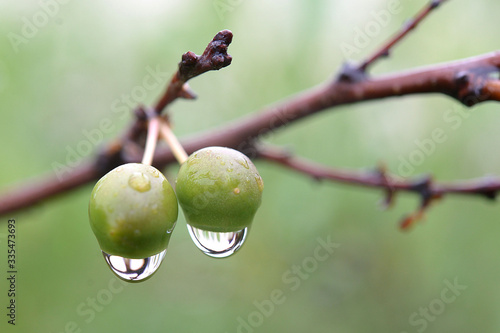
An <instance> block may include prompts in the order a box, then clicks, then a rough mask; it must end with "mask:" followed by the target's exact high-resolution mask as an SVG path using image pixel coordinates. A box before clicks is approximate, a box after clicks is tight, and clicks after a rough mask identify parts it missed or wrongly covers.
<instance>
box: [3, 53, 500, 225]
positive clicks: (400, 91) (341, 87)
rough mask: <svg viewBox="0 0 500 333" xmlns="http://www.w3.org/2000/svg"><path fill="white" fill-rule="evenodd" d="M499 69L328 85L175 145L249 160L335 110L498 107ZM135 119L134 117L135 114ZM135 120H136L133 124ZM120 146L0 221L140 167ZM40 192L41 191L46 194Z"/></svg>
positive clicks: (11, 198)
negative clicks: (418, 98) (452, 104)
mask: <svg viewBox="0 0 500 333" xmlns="http://www.w3.org/2000/svg"><path fill="white" fill-rule="evenodd" d="M499 68H500V52H493V53H490V54H485V55H482V56H478V57H474V58H469V59H464V60H460V61H455V62H451V63H446V64H440V65H434V66H431V67H427V68H421V69H415V70H412V71H407V72H401V73H395V74H391V75H386V76H381V77H379V78H372V79H370V80H363V81H359V82H342V81H340V82H339V81H334V82H328V83H326V84H324V85H320V86H318V87H316V88H313V89H311V90H309V91H306V92H303V93H301V94H299V95H296V96H293V97H291V98H289V99H287V100H285V101H283V102H281V103H278V104H276V105H274V106H270V107H267V108H264V109H263V110H261V111H260V112H257V113H255V114H253V115H250V116H247V117H244V118H242V119H240V120H237V121H235V122H232V123H229V124H226V125H223V126H221V127H219V128H216V129H213V130H211V131H208V132H205V133H199V134H196V135H194V136H192V137H191V138H187V139H186V140H183V141H182V142H181V143H182V144H183V146H184V148H185V149H186V151H187V152H188V153H189V154H190V153H192V152H193V151H195V150H197V149H200V148H203V147H206V146H212V145H214V146H215V145H217V146H226V147H232V148H235V149H238V150H241V151H243V152H244V153H246V154H247V155H249V156H250V157H255V154H256V151H255V149H254V148H253V143H254V140H255V139H257V138H258V137H259V136H260V135H263V134H265V133H267V132H269V131H273V130H276V129H278V128H280V127H283V126H286V125H288V124H290V123H292V122H294V121H297V120H299V119H301V118H304V117H307V116H311V115H312V114H314V113H316V112H319V111H323V110H326V109H328V108H332V107H335V106H338V105H343V104H349V103H356V102H361V101H369V100H373V99H381V98H387V97H394V96H403V95H410V94H420V93H441V94H446V95H448V96H451V97H452V98H455V99H457V100H458V101H460V102H462V103H464V104H465V105H474V104H477V103H480V102H484V101H487V100H494V101H499V100H500V84H499V83H498V80H496V79H493V78H492V77H491V75H490V74H491V73H497V72H498V70H499ZM139 109H140V108H139ZM138 114H139V115H140V112H138ZM140 118H141V117H140V116H139V117H138V119H140ZM134 126H136V127H138V128H144V126H141V125H140V122H139V123H137V122H134ZM129 131H130V130H129ZM132 132H133V131H132ZM128 134H130V133H128ZM129 137H132V136H130V135H129ZM134 139H136V138H134ZM129 141H130V140H129ZM123 146H127V145H126V142H113V143H112V144H111V145H109V146H107V147H105V149H103V151H102V153H101V154H100V155H99V158H98V159H97V161H96V162H89V164H86V166H85V167H83V168H77V169H74V170H73V171H71V172H70V173H69V174H67V175H66V177H64V178H63V179H62V180H59V179H58V178H57V177H55V175H54V176H52V177H50V176H48V177H47V178H46V179H45V178H44V180H42V181H41V182H40V183H39V185H38V186H37V187H36V190H34V189H33V185H32V182H31V181H30V182H26V183H24V184H19V185H17V186H15V187H12V188H11V189H10V190H5V191H4V192H3V193H1V194H0V215H3V214H7V213H10V212H12V211H15V210H19V209H22V208H26V207H29V206H31V205H33V204H35V203H37V202H39V201H42V200H44V199H47V198H50V197H52V196H53V195H55V194H58V193H63V192H65V191H68V190H70V189H73V188H76V187H78V186H80V185H83V184H85V183H88V182H90V181H92V180H95V179H97V178H98V177H99V176H100V175H102V174H103V173H105V172H107V171H109V170H111V168H112V167H114V166H116V165H118V164H121V163H125V162H132V161H134V162H138V161H140V158H141V157H140V154H141V153H142V151H138V152H137V153H136V154H134V153H130V151H131V150H133V149H128V150H127V149H126V150H127V152H128V153H127V154H123V148H124V147H123ZM116 147H119V148H116ZM120 148H121V149H120ZM120 153H122V154H120ZM174 161H175V158H174V156H173V155H172V152H171V151H170V150H169V149H168V148H164V149H159V150H158V151H157V153H156V154H155V158H154V161H153V164H154V165H155V166H157V167H158V168H162V167H164V166H166V165H168V164H170V163H172V162H174ZM44 186H45V187H47V189H46V190H45V188H44Z"/></svg>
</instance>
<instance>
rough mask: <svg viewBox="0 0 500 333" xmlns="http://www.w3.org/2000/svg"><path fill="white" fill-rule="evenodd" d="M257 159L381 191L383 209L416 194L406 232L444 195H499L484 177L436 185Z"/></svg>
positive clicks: (281, 156)
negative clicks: (401, 194) (397, 197)
mask: <svg viewBox="0 0 500 333" xmlns="http://www.w3.org/2000/svg"><path fill="white" fill-rule="evenodd" d="M258 157H259V158H261V159H264V160H266V161H270V162H273V163H277V164H279V165H281V166H284V167H286V168H288V169H291V170H294V171H297V172H299V173H302V174H305V175H309V176H311V177H313V178H314V179H316V180H325V179H326V180H331V181H334V182H338V183H345V184H349V185H357V186H364V187H372V188H380V189H384V190H385V191H386V193H387V196H386V199H385V200H384V206H388V205H390V204H392V202H393V200H394V198H395V194H396V193H397V192H412V193H416V194H417V195H418V196H419V197H420V200H421V201H420V206H419V208H418V209H417V211H416V212H415V213H414V214H410V215H409V216H407V217H405V218H403V220H402V222H401V227H402V228H408V227H409V226H410V225H411V224H413V223H414V222H416V221H418V220H419V219H421V218H422V216H423V213H424V211H425V210H426V209H427V208H428V207H429V205H430V204H431V203H432V202H433V201H434V200H436V199H440V198H442V197H443V196H445V195H447V194H462V195H464V194H466V195H476V196H481V197H485V198H487V199H495V198H496V196H497V194H498V192H499V191H500V178H491V177H485V178H479V179H471V180H467V181H455V182H450V183H436V182H434V181H433V180H432V178H430V177H419V178H415V179H403V178H401V177H398V176H395V175H391V174H389V173H387V172H386V171H385V169H384V168H379V169H377V170H375V171H371V172H367V171H352V170H338V169H334V168H331V167H326V166H323V165H320V164H318V163H314V162H311V161H308V160H306V159H304V158H298V157H294V156H291V155H290V154H289V153H287V152H284V151H282V150H277V149H271V148H261V149H259V150H258Z"/></svg>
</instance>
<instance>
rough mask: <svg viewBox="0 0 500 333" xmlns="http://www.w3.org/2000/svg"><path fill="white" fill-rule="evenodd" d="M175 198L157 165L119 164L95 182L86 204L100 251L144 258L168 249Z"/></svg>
mask: <svg viewBox="0 0 500 333" xmlns="http://www.w3.org/2000/svg"><path fill="white" fill-rule="evenodd" d="M177 214H178V207H177V198H176V196H175V193H174V190H173V189H172V186H171V185H170V184H169V182H168V180H167V179H166V178H165V176H163V174H162V173H161V172H159V171H158V170H157V169H156V168H154V167H152V166H149V165H145V164H139V163H128V164H124V165H121V166H119V167H117V168H115V169H113V170H111V171H110V172H109V173H107V174H106V175H105V176H103V177H102V178H101V179H100V180H99V181H98V182H97V184H96V185H95V187H94V189H93V191H92V194H91V197H90V203H89V218H90V225H91V227H92V230H93V232H94V234H95V236H96V238H97V241H98V242H99V245H100V247H101V249H102V251H103V252H105V253H107V254H109V255H114V256H120V257H124V258H130V259H139V258H141V259H142V258H147V257H150V256H153V255H156V254H158V253H160V252H162V251H163V250H165V249H166V248H167V245H168V242H169V240H170V235H171V233H172V230H173V228H174V226H175V222H176V221H177Z"/></svg>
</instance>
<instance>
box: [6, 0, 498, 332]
mask: <svg viewBox="0 0 500 333" xmlns="http://www.w3.org/2000/svg"><path fill="white" fill-rule="evenodd" d="M425 3H426V1H422V0H419V1H389V0H378V1H368V0H355V1H326V0H323V1H320V0H318V1H299V0H294V1H291V0H289V1H283V0H280V1H261V0H258V1H244V0H240V1H233V0H231V1H230V0H209V1H205V0H188V1H180V0H171V1H159V0H146V1H140V2H138V1H128V0H127V1H124V0H110V1H105V2H103V1H61V3H60V2H58V1H57V0H52V1H48V0H42V1H31V0H30V1H18V2H16V1H6V0H0V22H1V23H0V36H1V38H0V108H1V121H0V138H1V143H0V157H1V160H0V170H1V172H0V185H1V187H6V186H14V187H15V186H16V185H15V184H16V183H18V182H21V181H29V179H33V177H36V176H39V175H41V174H46V173H49V174H50V173H53V172H54V171H53V163H55V162H58V163H65V160H66V155H67V153H68V149H76V147H78V144H79V143H81V142H82V141H85V140H87V139H86V137H85V135H84V131H92V130H93V129H97V128H99V126H100V125H99V124H100V121H101V120H102V119H111V120H112V122H113V124H114V127H113V130H112V131H111V132H109V133H105V140H110V139H111V138H113V137H115V136H116V135H118V134H119V133H120V132H121V130H122V129H123V128H124V127H125V126H126V125H127V123H128V122H129V120H130V116H129V115H128V114H124V113H116V112H114V111H113V110H114V109H113V105H114V106H115V107H116V106H117V104H116V103H117V102H116V101H117V100H118V101H120V99H121V96H122V94H128V95H130V93H131V92H132V91H133V89H134V87H137V86H138V85H139V86H140V85H141V84H142V80H143V78H144V77H145V76H146V75H147V74H148V69H156V68H159V69H161V71H163V72H165V73H168V76H170V75H171V74H172V73H174V71H175V69H176V64H177V63H178V61H179V59H180V56H181V54H182V53H184V52H186V51H188V50H192V51H194V52H196V53H201V52H202V51H203V49H204V48H205V46H206V44H207V43H208V42H209V41H210V40H211V38H212V37H213V36H214V35H215V34H216V33H217V31H219V30H221V29H230V30H232V31H233V33H234V40H233V43H232V44H231V46H230V52H229V53H230V54H231V55H232V56H233V63H232V64H231V66H229V67H228V68H225V69H223V70H221V71H220V72H211V73H208V74H205V75H203V76H202V77H199V78H197V79H195V80H193V81H192V82H191V86H192V88H193V89H194V90H195V91H196V92H197V93H198V95H199V98H198V100H197V101H194V102H192V101H178V102H176V103H175V104H174V105H172V106H171V108H170V110H171V112H172V115H173V120H174V122H175V131H176V133H177V134H178V135H179V136H180V137H181V138H182V137H184V136H188V135H190V134H193V133H196V132H198V131H202V130H204V129H208V128H210V127H212V126H216V125H219V124H222V123H224V122H227V121H231V120H233V119H236V118H238V117H241V116H244V115H247V114H249V113H251V112H254V111H256V110H258V109H259V108H261V107H263V106H265V105H268V104H271V103H273V102H276V101H278V100H280V99H283V98H286V97H287V96H290V95H292V94H295V93H297V92H299V91H301V90H304V89H307V88H309V87H312V86H314V85H317V84H319V83H321V82H324V81H325V80H330V79H332V78H333V76H334V74H335V72H336V71H337V69H338V68H339V66H340V65H341V64H342V63H343V61H344V60H346V59H347V58H349V59H351V60H360V59H363V57H364V56H366V55H368V54H369V53H370V52H371V51H373V50H374V49H376V47H377V46H378V45H380V43H381V42H383V41H384V40H385V39H386V38H387V37H388V36H390V35H391V34H392V33H393V32H394V31H396V29H398V28H399V27H400V25H401V24H402V23H403V22H405V20H406V19H407V18H408V17H410V16H411V15H413V14H414V13H415V12H416V11H417V10H419V9H420V8H421V7H422V6H423V5H424V4H425ZM390 6H395V7H390ZM389 8H392V9H394V8H396V9H397V10H396V12H393V13H391V14H390V15H389V16H387V17H382V18H380V12H381V11H384V10H385V11H387V10H388V9H389ZM499 12H500V3H499V2H498V1H495V0H480V1H465V0H455V1H450V2H449V3H447V4H446V5H444V6H443V7H442V8H440V9H439V10H438V11H436V12H435V13H433V14H432V16H431V17H430V18H429V19H428V20H426V22H425V23H424V24H423V25H422V26H421V27H420V28H419V29H418V30H417V31H416V32H415V33H413V34H411V35H410V36H409V37H408V38H407V39H406V40H405V41H403V42H402V43H401V44H400V45H398V47H397V48H396V49H395V50H394V52H393V54H392V57H391V58H390V59H387V60H384V61H383V62H380V63H378V64H377V65H376V66H375V67H374V68H373V73H374V74H376V73H385V72H390V71H396V70H402V69H407V68H412V67H415V66H421V65H426V64H433V63H438V62H443V61H450V60H454V59H459V58H463V57H469V56H474V55H478V54H481V53H484V52H489V51H493V50H495V49H497V48H498V36H497V34H495V33H494V32H495V31H498V28H499V26H498V13H499ZM43 13H45V14H43ZM374 13H379V16H377V15H375V14H374ZM44 17H46V18H47V20H44ZM377 17H378V19H377ZM34 20H38V21H36V22H38V23H37V24H38V25H39V27H36V29H35V30H34V31H33V29H32V30H29V28H27V27H25V26H27V25H29V24H28V23H26V22H27V21H28V22H31V23H33V22H34ZM377 26H378V28H377ZM23 27H24V28H23ZM23 29H24V30H25V31H24V33H25V35H23ZM366 29H372V30H368V31H369V32H370V34H371V36H368V38H365V40H364V43H361V44H362V47H357V50H356V51H355V52H351V53H349V52H347V53H346V52H345V48H344V51H343V48H342V47H341V46H342V45H344V46H346V45H350V46H354V47H356V44H355V42H356V41H357V42H358V44H357V45H358V46H360V45H361V44H360V40H359V39H357V38H358V37H357V36H358V35H359V31H364V32H365V33H366V31H367V30H366ZM27 31H28V32H27ZM26 33H27V34H28V38H26V39H25V40H23V42H22V43H20V44H18V45H16V46H14V47H13V44H12V42H11V40H12V36H13V35H12V34H17V35H19V36H21V37H22V36H26ZM9 36H10V37H9ZM16 51H17V52H16ZM163 80H166V77H164V78H163ZM163 86H164V85H163V84H161V85H158V86H157V87H156V88H155V89H150V90H148V91H147V94H146V95H144V96H141V98H137V99H134V100H133V104H136V102H142V103H152V102H154V101H155V100H156V98H157V96H159V94H160V93H161V91H162V90H163ZM119 103H122V104H120V105H121V106H123V105H125V104H123V102H119ZM499 110H500V104H498V103H484V104H482V105H479V106H477V107H474V108H472V109H466V108H464V107H462V106H460V105H459V104H457V103H456V102H455V101H453V100H451V99H449V98H447V97H444V96H440V95H432V96H431V95H426V96H412V97H404V98H393V99H387V100H382V101H375V102H369V103H363V104H358V105H348V106H343V107H340V108H337V109H335V110H332V111H325V112H322V113H320V114H317V115H315V116H313V117H309V118H307V119H305V120H302V121H300V122H297V123H294V124H293V125H290V126H288V127H287V128H286V129H283V130H279V131H276V132H274V133H272V134H270V135H268V136H266V137H265V138H264V141H267V142H271V143H273V144H278V145H284V146H287V147H290V148H293V149H294V151H295V152H296V153H297V154H299V155H302V156H305V157H307V158H310V159H312V160H315V161H318V162H321V163H324V164H326V165H331V166H334V167H341V168H354V169H358V168H372V167H374V166H376V165H377V164H378V163H381V162H383V163H385V164H386V165H387V166H388V168H389V169H390V170H392V171H393V172H396V173H397V172H398V168H400V166H401V163H402V162H401V161H402V160H403V159H408V158H409V156H410V155H411V154H412V153H414V152H415V151H416V150H418V149H419V148H418V145H417V144H416V141H419V142H421V141H422V140H426V139H429V138H430V137H431V135H432V132H433V131H434V130H435V129H436V128H440V129H442V130H443V131H444V133H445V134H446V138H447V139H446V140H445V142H443V143H439V144H436V146H435V151H434V152H433V153H431V154H426V155H425V158H424V159H423V160H422V162H421V163H418V165H414V168H413V170H412V172H411V174H412V175H419V174H425V173H432V174H433V175H435V177H436V178H437V179H440V180H452V179H464V178H472V177H478V176H484V175H497V176H499V170H500V154H498V152H497V151H496V147H497V146H498V145H497V142H499V141H500V131H498V128H500V117H499V113H498V112H499ZM445 115H448V116H449V115H455V116H457V115H460V116H459V118H455V119H456V120H455V121H454V122H450V121H449V119H448V118H446V117H445ZM447 119H448V120H447ZM458 120H460V121H458ZM457 124H458V125H457ZM452 125H457V126H452ZM95 148H96V149H97V147H95ZM257 167H258V168H259V170H260V172H261V175H262V177H263V179H264V181H265V191H264V197H263V203H262V206H261V209H260V210H259V212H258V213H257V216H256V219H255V221H254V224H253V227H252V230H251V233H250V236H249V238H248V241H247V243H246V244H245V246H244V247H243V248H242V249H241V251H240V252H239V253H238V254H237V255H235V256H234V257H231V258H228V259H225V260H214V259H211V258H208V257H206V256H204V255H203V254H202V253H201V252H200V251H199V250H197V249H196V248H195V246H194V245H193V244H192V243H191V240H190V239H189V235H188V233H187V230H186V227H185V219H184V216H183V215H182V214H181V215H180V217H179V221H178V226H177V228H176V230H175V231H174V235H173V237H172V240H171V243H170V246H169V249H168V252H167V256H166V259H165V261H164V263H163V264H162V266H161V268H160V270H159V271H158V272H157V274H156V275H155V276H153V277H152V278H151V279H150V280H148V281H147V282H145V283H141V284H135V285H126V286H123V287H122V286H121V285H120V284H118V283H116V281H115V278H114V275H113V274H112V273H111V271H110V270H109V269H108V268H107V267H106V265H105V262H104V260H103V258H102V256H101V254H100V251H99V248H98V245H97V242H96V240H95V238H94V236H93V234H92V232H91V229H90V227H89V224H88V220H87V202H88V197H89V194H90V192H91V190H92V184H89V185H88V186H85V187H82V188H79V189H78V190H75V191H72V192H71V193H65V194H63V195H61V196H59V197H57V198H55V199H53V200H50V201H47V202H45V203H43V204H40V205H37V206H36V207H33V208H31V209H28V210H25V211H22V212H16V213H13V214H11V215H9V216H5V217H2V221H0V241H1V243H0V248H1V253H3V254H2V255H1V256H0V257H1V258H2V259H1V263H0V268H1V269H2V275H1V276H2V278H1V279H0V280H1V281H2V282H1V283H0V287H1V290H0V301H1V303H0V308H1V309H2V310H1V316H0V318H2V319H1V323H0V327H2V329H1V330H2V332H3V331H4V329H5V328H6V329H7V331H10V330H9V329H11V330H12V331H14V330H16V331H18V332H52V333H56V332H57V333H59V332H137V331H140V332H160V331H161V332H207V333H209V332H246V333H248V332H305V331H315V332H398V333H399V332H408V333H409V332H424V331H425V332H443V331H454V332H473V331H474V332H498V330H499V328H500V319H499V318H500V317H499V316H498V313H499V312H500V287H499V280H500V268H499V267H500V262H499V259H498V258H499V256H498V253H500V242H498V238H499V235H500V224H499V218H498V216H499V215H500V205H499V204H497V203H494V202H487V201H486V200H483V199H480V198H469V197H451V196H450V197H447V198H445V200H443V201H442V202H440V203H439V204H436V205H434V206H433V207H432V208H431V209H430V211H429V212H428V214H427V215H426V219H425V221H423V222H421V223H419V224H418V225H416V226H415V228H413V229H412V230H411V231H410V232H402V231H400V230H399V229H398V224H397V222H398V220H399V219H400V218H401V217H402V216H404V215H405V214H406V213H409V212H411V211H412V210H413V209H414V208H415V207H416V205H417V203H418V201H417V198H416V197H415V196H412V195H409V194H401V195H399V196H398V197H397V202H396V205H395V206H394V207H393V208H392V209H390V210H388V211H382V210H380V209H379V207H378V204H377V203H378V201H379V200H380V199H381V198H382V193H381V191H377V190H371V189H363V188H356V187H352V186H346V185H339V184H334V183H329V182H323V183H318V182H315V181H313V180H311V179H310V178H308V177H306V176H303V175H300V174H296V173H292V172H290V171H287V170H284V169H282V168H280V167H278V166H275V165H270V164H267V163H263V162H257ZM176 170H177V167H176V166H172V167H169V168H168V169H167V170H165V173H166V174H167V176H168V177H169V178H170V179H171V180H173V179H175V173H176ZM0 205H1V203H0ZM9 217H13V218H15V219H16V220H17V235H18V238H17V249H18V252H17V261H18V271H19V273H18V281H17V291H18V296H17V304H18V307H17V322H16V323H17V325H16V326H15V328H13V327H11V325H7V323H6V322H7V319H8V318H7V317H6V315H5V313H6V306H7V295H6V294H7V288H8V287H7V284H6V279H5V277H4V274H5V275H6V273H4V272H5V271H6V268H5V267H6V266H5V265H6V256H7V255H6V251H7V248H6V234H7V223H6V222H7V219H8V218H9ZM328 238H330V239H331V241H332V242H335V243H337V244H339V247H338V248H337V249H335V251H334V252H333V253H332V254H330V255H329V256H328V257H327V259H325V260H323V261H319V260H317V258H316V259H315V257H314V253H315V249H316V248H317V246H318V245H319V244H320V242H319V241H318V239H322V240H324V241H326V240H327V239H328ZM311 258H312V259H311ZM314 262H315V263H316V264H314ZM304 264H305V265H306V268H307V270H308V272H306V274H303V275H298V273H297V274H296V273H293V268H294V266H297V267H302V269H304V267H303V265H304ZM284 277H285V278H284ZM287 277H288V278H287ZM291 278H293V279H294V281H295V282H294V283H291V282H290V280H289V279H291ZM450 283H451V284H452V285H453V284H454V283H458V284H459V285H460V286H463V287H462V289H460V290H458V291H457V290H455V294H453V292H452V291H451V293H450V290H448V289H449V284H450ZM292 287H293V288H292ZM274 290H281V291H282V292H283V297H281V298H280V300H282V302H280V304H274V305H273V306H272V307H270V306H269V300H270V299H271V296H272V295H274V294H273V291H274ZM110 295H111V296H110ZM443 295H444V296H443ZM453 295H455V296H456V297H452V296H453ZM443 297H444V298H443ZM450 297H451V298H450ZM93 300H95V301H93ZM92 302H95V304H94V305H92ZM256 304H261V305H256ZM262 304H264V305H262ZM262 306H264V308H263V309H264V310H262ZM266 306H267V307H266ZM426 309H427V310H426ZM425 311H428V312H427V313H428V314H427V315H425V314H424V312H425ZM259 313H260V314H259Z"/></svg>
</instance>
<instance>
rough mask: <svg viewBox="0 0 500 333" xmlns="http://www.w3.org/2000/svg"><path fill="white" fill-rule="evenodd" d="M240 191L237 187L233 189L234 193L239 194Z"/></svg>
mask: <svg viewBox="0 0 500 333" xmlns="http://www.w3.org/2000/svg"><path fill="white" fill-rule="evenodd" d="M240 192H241V191H240V189H239V188H237V187H236V188H235V189H234V190H233V193H234V194H240Z"/></svg>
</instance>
